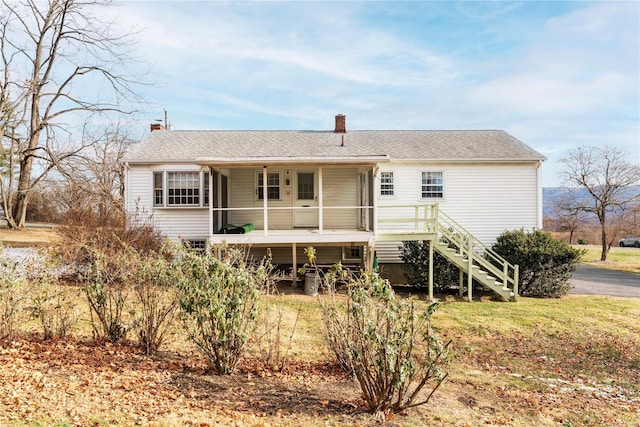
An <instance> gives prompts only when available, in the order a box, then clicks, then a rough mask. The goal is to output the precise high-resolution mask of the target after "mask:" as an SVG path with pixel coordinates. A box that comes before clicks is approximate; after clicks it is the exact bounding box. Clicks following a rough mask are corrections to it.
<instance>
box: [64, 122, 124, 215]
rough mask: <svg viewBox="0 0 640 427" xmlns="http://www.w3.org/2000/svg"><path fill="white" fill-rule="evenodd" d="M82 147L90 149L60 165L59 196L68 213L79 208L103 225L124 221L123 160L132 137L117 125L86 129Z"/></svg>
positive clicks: (122, 127)
mask: <svg viewBox="0 0 640 427" xmlns="http://www.w3.org/2000/svg"><path fill="white" fill-rule="evenodd" d="M83 140H84V141H85V145H87V146H89V147H90V149H87V150H84V152H83V153H82V154H79V155H76V156H73V157H70V158H68V159H67V160H65V161H64V162H63V163H61V164H60V166H59V168H58V170H59V171H60V172H61V174H62V176H63V177H64V182H63V184H62V185H61V186H60V188H63V189H64V196H62V197H61V199H62V200H64V201H65V202H66V204H67V209H68V211H72V210H73V209H74V207H76V206H78V202H79V203H80V205H82V210H83V211H87V210H91V211H92V213H93V214H94V215H95V216H97V218H99V219H101V220H103V222H104V223H110V222H112V220H114V219H120V220H124V204H123V203H124V202H123V201H124V169H123V166H122V158H123V156H124V154H125V152H126V151H127V149H128V147H129V145H130V144H131V143H132V142H133V138H132V137H131V136H130V134H129V133H128V131H127V129H126V128H125V127H124V126H121V125H119V124H117V125H113V126H110V127H108V128H106V129H101V130H98V131H94V130H91V129H88V128H87V129H85V132H84V134H83Z"/></svg>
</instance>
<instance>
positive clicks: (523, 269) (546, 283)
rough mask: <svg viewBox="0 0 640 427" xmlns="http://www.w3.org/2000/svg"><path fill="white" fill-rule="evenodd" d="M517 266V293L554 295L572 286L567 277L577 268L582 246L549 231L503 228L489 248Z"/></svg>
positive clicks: (539, 295)
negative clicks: (555, 235)
mask: <svg viewBox="0 0 640 427" xmlns="http://www.w3.org/2000/svg"><path fill="white" fill-rule="evenodd" d="M492 249H493V250H494V251H495V252H497V253H498V254H499V255H501V256H502V257H503V258H505V259H506V260H507V261H509V262H510V263H511V264H518V265H519V267H520V284H519V287H518V290H519V294H520V295H523V296H532V297H551V298H557V297H560V296H562V295H565V294H567V293H568V292H569V290H570V289H571V284H570V283H569V279H570V278H571V274H572V273H573V272H574V271H575V270H576V267H577V265H578V262H580V258H581V257H582V256H583V255H584V254H585V252H586V251H585V250H584V249H574V248H572V247H571V246H570V245H568V244H566V243H564V242H563V241H561V240H558V239H555V238H553V237H552V236H551V234H550V233H546V232H544V231H541V230H535V231H534V232H532V233H527V232H525V231H524V230H523V229H521V230H513V231H505V232H504V233H502V234H501V235H500V236H498V238H497V240H496V243H495V244H494V245H493V248H492Z"/></svg>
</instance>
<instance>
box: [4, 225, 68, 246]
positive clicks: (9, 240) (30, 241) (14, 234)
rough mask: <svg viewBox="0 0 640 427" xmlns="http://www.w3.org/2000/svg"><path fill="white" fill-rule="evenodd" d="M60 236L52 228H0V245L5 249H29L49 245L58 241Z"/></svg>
mask: <svg viewBox="0 0 640 427" xmlns="http://www.w3.org/2000/svg"><path fill="white" fill-rule="evenodd" d="M59 239H60V236H58V234H57V233H56V231H55V229H54V228H49V227H43V228H27V229H24V230H12V229H10V228H7V227H0V245H1V246H5V247H29V246H40V245H51V244H55V243H57V242H58V241H59Z"/></svg>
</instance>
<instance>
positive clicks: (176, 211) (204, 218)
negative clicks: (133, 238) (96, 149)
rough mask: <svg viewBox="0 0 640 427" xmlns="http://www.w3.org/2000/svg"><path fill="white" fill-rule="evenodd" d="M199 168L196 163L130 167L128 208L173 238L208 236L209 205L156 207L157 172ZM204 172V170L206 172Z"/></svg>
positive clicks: (195, 238) (197, 169) (204, 237)
mask: <svg viewBox="0 0 640 427" xmlns="http://www.w3.org/2000/svg"><path fill="white" fill-rule="evenodd" d="M171 170H173V171H176V172H184V171H193V172H199V171H200V168H199V167H198V166H196V165H193V166H191V165H189V166H185V165H154V166H149V165H133V166H129V168H128V170H127V188H126V201H125V203H126V209H127V211H128V212H130V213H134V212H135V213H136V215H135V220H137V221H139V222H141V223H146V222H151V223H152V224H153V225H154V226H156V227H157V228H158V229H159V230H160V231H161V232H162V233H163V234H165V235H166V236H167V237H168V238H170V239H172V240H174V241H180V240H182V239H189V240H202V239H207V238H208V236H209V221H208V212H209V210H208V209H207V208H206V207H198V208H193V207H172V208H164V207H159V208H158V207H155V208H154V199H155V191H154V188H155V185H154V181H155V178H154V172H158V173H160V174H163V173H164V172H166V171H171ZM203 175H204V174H203Z"/></svg>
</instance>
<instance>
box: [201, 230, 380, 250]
mask: <svg viewBox="0 0 640 427" xmlns="http://www.w3.org/2000/svg"><path fill="white" fill-rule="evenodd" d="M373 236H374V233H373V232H372V231H363V230H355V229H335V230H333V229H328V230H327V229H324V230H322V231H320V230H318V229H292V230H269V231H268V232H267V233H266V235H265V232H264V230H253V231H250V232H248V233H245V234H213V235H211V236H210V242H211V243H213V244H222V243H227V244H231V245H255V246H260V245H271V246H291V245H292V244H293V243H295V244H312V245H315V246H322V245H325V244H329V245H335V244H338V243H344V244H349V245H350V244H368V243H369V241H370V240H371V239H372V238H373Z"/></svg>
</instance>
